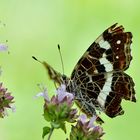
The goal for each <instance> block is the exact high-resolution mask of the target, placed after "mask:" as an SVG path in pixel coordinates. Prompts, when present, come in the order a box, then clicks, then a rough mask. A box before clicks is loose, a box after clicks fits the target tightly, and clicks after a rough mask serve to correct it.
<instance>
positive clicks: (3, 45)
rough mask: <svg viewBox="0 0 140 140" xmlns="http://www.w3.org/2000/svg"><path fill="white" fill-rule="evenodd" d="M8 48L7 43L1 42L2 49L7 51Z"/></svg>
mask: <svg viewBox="0 0 140 140" xmlns="http://www.w3.org/2000/svg"><path fill="white" fill-rule="evenodd" d="M7 50H8V46H7V45H5V44H0V51H7Z"/></svg>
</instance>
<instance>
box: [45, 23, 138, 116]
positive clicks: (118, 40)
mask: <svg viewBox="0 0 140 140" xmlns="http://www.w3.org/2000/svg"><path fill="white" fill-rule="evenodd" d="M131 43H132V34H131V32H124V28H123V27H122V26H116V24H114V25H112V26H111V27H109V28H108V29H107V30H105V31H104V32H103V33H102V34H101V35H100V36H99V37H98V38H97V39H96V40H95V42H93V43H92V44H91V46H90V47H89V48H88V49H87V51H86V52H85V53H84V54H83V56H82V57H81V59H80V60H79V61H78V63H77V64H76V66H75V68H74V70H73V72H72V74H71V76H70V77H67V76H65V75H62V74H60V73H59V72H57V71H55V70H54V69H53V68H52V67H51V66H50V65H49V64H47V63H46V62H43V64H44V66H45V67H46V69H47V70H48V74H49V76H50V79H52V80H54V81H55V82H56V83H58V84H59V85H61V84H65V85H66V90H67V91H68V92H71V93H73V94H74V95H75V102H76V103H77V105H78V106H79V107H80V109H81V110H82V111H83V112H85V113H86V114H87V115H89V116H92V115H96V110H99V111H102V112H104V113H105V114H106V115H108V116H109V117H112V118H113V117H116V116H118V115H122V114H124V111H123V109H122V107H121V101H122V99H125V100H130V101H132V102H136V98H135V91H134V82H133V80H132V78H131V77H130V76H129V75H127V74H126V73H124V71H125V70H126V69H127V68H128V67H129V65H130V62H131V60H132V56H131V49H130V45H131Z"/></svg>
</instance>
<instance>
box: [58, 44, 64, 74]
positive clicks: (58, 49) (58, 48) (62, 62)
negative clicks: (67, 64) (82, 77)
mask: <svg viewBox="0 0 140 140" xmlns="http://www.w3.org/2000/svg"><path fill="white" fill-rule="evenodd" d="M58 51H59V54H60V59H61V64H62V72H63V74H64V63H63V58H62V53H61V49H60V46H59V44H58Z"/></svg>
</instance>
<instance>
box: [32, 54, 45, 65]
mask: <svg viewBox="0 0 140 140" xmlns="http://www.w3.org/2000/svg"><path fill="white" fill-rule="evenodd" d="M32 58H33V59H34V60H35V61H38V62H39V63H41V64H43V63H42V62H41V61H40V60H38V59H37V58H36V57H35V56H32Z"/></svg>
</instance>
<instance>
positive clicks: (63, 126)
mask: <svg viewBox="0 0 140 140" xmlns="http://www.w3.org/2000/svg"><path fill="white" fill-rule="evenodd" d="M60 128H61V129H62V130H63V131H64V133H66V125H65V123H61V125H60Z"/></svg>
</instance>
